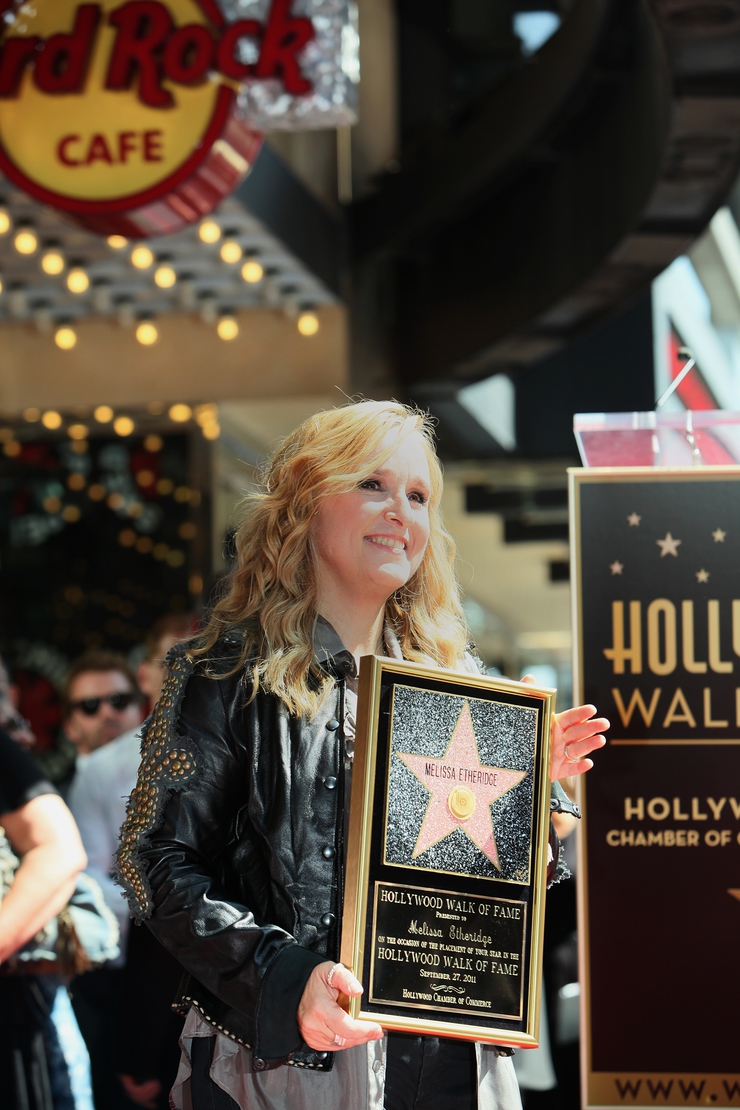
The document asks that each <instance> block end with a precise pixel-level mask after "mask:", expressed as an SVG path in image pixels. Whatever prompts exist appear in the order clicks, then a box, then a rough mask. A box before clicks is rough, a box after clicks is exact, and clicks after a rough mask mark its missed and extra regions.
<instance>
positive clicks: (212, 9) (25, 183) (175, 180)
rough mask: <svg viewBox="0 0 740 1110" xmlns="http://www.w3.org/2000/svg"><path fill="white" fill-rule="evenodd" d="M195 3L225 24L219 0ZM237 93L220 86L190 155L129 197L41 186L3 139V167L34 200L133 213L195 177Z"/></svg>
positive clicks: (76, 209)
mask: <svg viewBox="0 0 740 1110" xmlns="http://www.w3.org/2000/svg"><path fill="white" fill-rule="evenodd" d="M194 2H195V4H197V6H198V7H199V8H200V10H201V11H202V12H203V15H204V16H205V18H206V19H207V20H208V21H209V23H211V24H213V25H215V26H216V27H218V28H219V29H220V28H222V27H223V26H224V25H225V23H226V21H225V19H224V17H223V14H222V13H221V12H220V11H219V9H218V7H217V5H216V3H215V0H194ZM235 96H236V94H235V92H234V90H233V89H231V88H229V87H227V86H226V85H222V86H221V87H220V89H219V90H218V95H217V97H216V105H215V107H214V110H213V113H212V115H211V118H210V121H209V123H208V126H207V128H206V130H205V132H204V134H203V135H202V137H201V138H200V140H199V141H198V144H197V146H196V148H195V150H194V151H193V153H192V154H191V155H190V157H189V158H188V159H187V160H186V161H185V162H183V163H182V165H180V166H179V167H178V168H177V169H176V170H175V171H174V172H173V173H171V174H170V175H169V177H166V178H163V179H162V181H160V182H158V184H156V185H152V186H150V187H149V188H148V189H144V190H142V191H141V192H139V193H129V194H128V195H127V196H124V197H117V198H116V199H115V200H76V199H75V198H74V197H69V196H66V195H65V194H64V193H55V192H53V191H52V190H51V189H46V188H44V186H43V185H38V184H37V183H36V182H35V181H33V180H32V179H31V178H29V177H27V176H26V174H25V173H24V172H23V170H21V169H20V168H19V167H18V166H17V165H16V164H15V162H14V161H13V160H12V158H11V157H10V155H9V154H8V152H7V151H6V149H5V146H4V144H3V143H2V142H0V170H2V172H3V173H4V174H5V175H6V176H7V177H8V178H10V180H11V181H13V182H14V183H15V184H16V185H19V186H20V187H21V188H22V189H23V190H24V191H25V192H26V193H28V194H29V195H30V196H32V197H34V199H36V200H40V201H42V203H44V204H50V205H52V207H54V208H60V209H62V211H65V212H71V213H74V214H75V215H79V216H86V215H87V216H116V215H121V214H124V213H126V212H130V211H131V210H132V209H134V208H140V207H142V206H143V205H147V204H151V203H152V202H153V201H157V200H163V199H164V198H166V197H167V196H168V195H169V194H170V193H172V191H173V189H175V188H177V186H178V185H180V184H181V183H182V182H183V181H185V180H186V179H187V178H189V177H192V175H193V174H194V172H195V171H196V170H197V169H198V167H199V166H200V165H201V164H202V163H203V162H204V161H205V160H206V158H207V157H208V156H209V154H210V153H211V149H212V147H213V144H214V143H215V142H216V140H217V139H218V137H219V135H220V134H221V132H222V131H223V129H224V126H225V124H226V122H227V120H228V118H229V115H230V112H231V109H232V106H233V103H234V100H235Z"/></svg>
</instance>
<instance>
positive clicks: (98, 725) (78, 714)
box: [62, 651, 142, 771]
mask: <svg viewBox="0 0 740 1110" xmlns="http://www.w3.org/2000/svg"><path fill="white" fill-rule="evenodd" d="M62 712H63V714H64V731H65V732H66V734H67V736H68V737H69V739H70V740H71V741H72V743H73V744H74V745H75V747H76V748H77V755H78V760H77V769H78V771H79V769H80V768H81V767H82V764H83V763H84V762H85V760H86V759H87V757H88V756H90V755H91V753H92V752H94V751H97V750H98V749H99V748H102V747H104V746H105V745H106V744H110V742H111V740H115V739H116V737H117V736H120V735H121V734H122V733H124V732H128V731H130V730H131V729H137V728H138V727H139V725H140V724H141V720H142V714H141V698H140V695H139V690H138V687H137V685H136V678H135V677H134V673H133V671H132V670H131V668H130V667H129V665H128V663H127V662H126V660H125V659H124V658H123V656H122V655H118V654H117V652H114V651H88V652H86V653H85V654H84V655H82V656H80V658H79V659H78V660H77V661H76V662H75V663H73V664H72V666H71V667H70V669H69V672H68V674H67V678H66V681H65V683H64V688H63V690H62Z"/></svg>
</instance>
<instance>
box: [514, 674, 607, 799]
mask: <svg viewBox="0 0 740 1110" xmlns="http://www.w3.org/2000/svg"><path fill="white" fill-rule="evenodd" d="M522 682H530V683H534V682H535V678H534V675H530V674H528V675H525V676H524V678H523V679H522ZM595 713H596V706H595V705H577V706H575V708H573V709H566V710H564V711H563V712H562V713H556V714H555V716H554V718H553V723H552V752H551V754H550V778H551V779H552V781H553V782H557V781H558V779H567V778H570V777H571V776H572V775H583V774H585V772H586V771H590V770H591V768H592V767H593V765H594V763H593V760H592V759H588V758H587V757H588V755H589V753H590V752H595V751H598V749H599V748H603V747H604V745H605V744H606V737H605V736H602V735H601V734H602V733H603V732H606V730H607V729H608V728H609V722H608V721H607V719H606V717H595V716H594V714H595Z"/></svg>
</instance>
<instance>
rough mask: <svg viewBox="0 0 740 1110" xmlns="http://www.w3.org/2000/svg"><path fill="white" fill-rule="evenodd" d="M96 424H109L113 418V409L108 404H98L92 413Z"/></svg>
mask: <svg viewBox="0 0 740 1110" xmlns="http://www.w3.org/2000/svg"><path fill="white" fill-rule="evenodd" d="M93 416H94V417H95V419H96V420H97V422H98V424H110V422H111V420H112V419H113V409H112V408H111V407H110V405H98V407H97V408H96V409H95V412H94V413H93Z"/></svg>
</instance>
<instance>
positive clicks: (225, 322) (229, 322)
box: [216, 316, 239, 340]
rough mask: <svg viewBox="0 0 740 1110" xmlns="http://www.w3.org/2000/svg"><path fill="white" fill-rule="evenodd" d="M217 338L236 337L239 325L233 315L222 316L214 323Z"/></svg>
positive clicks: (227, 338)
mask: <svg viewBox="0 0 740 1110" xmlns="http://www.w3.org/2000/svg"><path fill="white" fill-rule="evenodd" d="M216 331H217V332H218V337H219V339H226V340H229V339H236V337H237V335H238V334H239V325H238V324H237V322H236V320H235V319H234V317H233V316H222V317H221V319H220V320H219V322H218V324H217V325H216Z"/></svg>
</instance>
